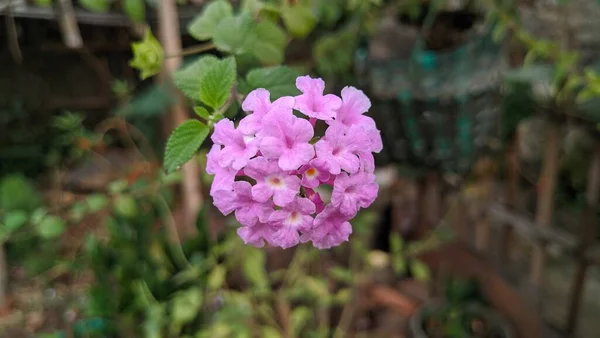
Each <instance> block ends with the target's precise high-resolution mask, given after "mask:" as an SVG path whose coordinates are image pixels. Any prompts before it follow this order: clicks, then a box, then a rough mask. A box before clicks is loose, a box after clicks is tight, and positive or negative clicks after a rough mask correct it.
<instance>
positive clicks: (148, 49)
mask: <svg viewBox="0 0 600 338" xmlns="http://www.w3.org/2000/svg"><path fill="white" fill-rule="evenodd" d="M131 48H132V49H133V59H132V60H131V61H130V62H129V65H130V66H131V67H133V68H135V69H138V70H140V71H141V73H140V77H141V79H142V80H144V79H147V78H149V77H151V76H153V75H156V74H158V73H159V72H160V70H161V68H162V63H163V61H164V58H165V55H164V50H163V48H162V46H161V45H160V42H158V40H156V38H155V37H154V35H152V31H151V30H150V29H148V28H147V29H146V34H145V35H144V39H143V40H142V41H140V42H134V43H132V44H131Z"/></svg>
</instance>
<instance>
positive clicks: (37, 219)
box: [31, 207, 48, 225]
mask: <svg viewBox="0 0 600 338" xmlns="http://www.w3.org/2000/svg"><path fill="white" fill-rule="evenodd" d="M47 214H48V210H46V208H43V207H42V208H37V209H35V210H34V211H33V213H32V214H31V223H33V224H34V225H38V224H40V223H41V222H42V221H43V220H44V218H45V217H46V215H47Z"/></svg>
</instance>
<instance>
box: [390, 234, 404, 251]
mask: <svg viewBox="0 0 600 338" xmlns="http://www.w3.org/2000/svg"><path fill="white" fill-rule="evenodd" d="M403 248H404V243H403V241H402V238H401V237H400V234H398V233H393V234H391V235H390V253H391V254H392V255H400V254H401V253H402V250H403Z"/></svg>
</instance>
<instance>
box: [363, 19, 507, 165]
mask: <svg viewBox="0 0 600 338" xmlns="http://www.w3.org/2000/svg"><path fill="white" fill-rule="evenodd" d="M399 43H401V42H399ZM416 46H417V47H416V49H415V51H414V52H413V54H412V55H411V56H410V57H409V58H407V59H392V60H385V61H381V60H377V61H375V60H370V59H369V55H368V51H367V50H364V49H363V50H360V51H358V53H357V55H356V60H357V66H358V69H359V70H363V71H364V73H363V74H364V75H365V76H366V79H367V84H368V87H369V88H370V92H371V93H370V94H371V95H372V96H373V97H374V98H379V99H381V100H385V101H389V104H390V105H391V106H392V107H393V108H392V109H393V110H394V111H395V113H397V114H398V115H399V117H400V118H399V120H398V121H396V128H395V130H392V131H391V132H389V131H388V132H387V133H386V132H384V131H382V133H383V136H384V137H385V138H404V139H406V141H407V143H408V147H407V148H408V153H407V155H406V156H405V158H398V156H391V157H392V159H393V160H396V161H399V160H405V159H412V160H416V161H419V162H422V163H425V164H428V165H438V166H440V167H441V168H442V169H443V170H445V171H464V170H466V169H468V167H469V166H470V164H471V163H472V161H473V159H474V158H475V156H476V155H477V153H478V152H479V151H481V150H483V149H484V148H486V146H487V145H488V144H489V141H490V139H491V138H494V137H495V136H497V135H498V130H499V126H500V116H499V115H500V104H499V100H498V93H499V91H498V87H499V85H500V81H501V77H502V74H503V72H504V70H505V69H506V68H507V64H506V60H505V58H504V55H503V52H502V46H501V45H500V44H497V43H494V42H493V40H492V38H491V30H490V29H486V30H479V31H476V32H474V35H473V36H471V37H470V40H469V42H468V43H466V44H464V45H462V46H460V47H458V48H456V49H453V50H450V51H447V52H434V51H427V50H423V48H422V46H423V43H421V42H417V44H416ZM382 122H383V123H388V121H382ZM386 129H389V128H386ZM388 142H389V141H388ZM392 143H394V141H392Z"/></svg>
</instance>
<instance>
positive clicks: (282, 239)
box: [271, 227, 300, 249]
mask: <svg viewBox="0 0 600 338" xmlns="http://www.w3.org/2000/svg"><path fill="white" fill-rule="evenodd" d="M271 241H272V242H273V245H276V246H279V247H281V248H282V249H287V248H291V247H293V246H296V245H297V244H298V242H300V235H298V230H296V229H294V228H290V227H281V228H279V229H278V230H277V231H275V232H274V233H273V234H272V235H271Z"/></svg>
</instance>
